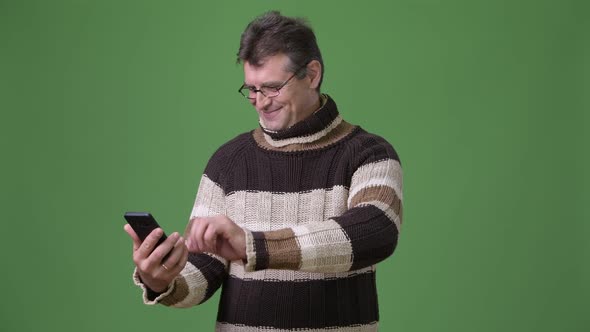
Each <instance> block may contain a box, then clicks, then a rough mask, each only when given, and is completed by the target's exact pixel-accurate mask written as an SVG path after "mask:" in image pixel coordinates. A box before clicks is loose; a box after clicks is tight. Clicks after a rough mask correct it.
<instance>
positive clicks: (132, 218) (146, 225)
mask: <svg viewBox="0 0 590 332" xmlns="http://www.w3.org/2000/svg"><path fill="white" fill-rule="evenodd" d="M125 220H127V223H128V224H129V225H131V228H133V230H134V231H135V233H136V234H137V236H139V239H140V240H141V241H142V242H143V240H145V238H146V237H147V236H148V235H150V233H151V232H152V231H153V230H154V229H156V228H158V227H160V225H158V222H157V221H156V219H154V217H153V216H152V215H151V214H150V213H149V212H127V213H125ZM165 240H166V234H165V233H164V234H163V235H162V237H161V238H160V240H158V243H157V244H156V247H157V246H159V245H160V244H162V242H164V241H165ZM154 248H155V247H154Z"/></svg>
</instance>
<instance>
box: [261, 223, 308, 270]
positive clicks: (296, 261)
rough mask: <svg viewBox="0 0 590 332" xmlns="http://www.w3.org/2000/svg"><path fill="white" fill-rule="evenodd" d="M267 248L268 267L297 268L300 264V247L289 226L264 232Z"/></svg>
mask: <svg viewBox="0 0 590 332" xmlns="http://www.w3.org/2000/svg"><path fill="white" fill-rule="evenodd" d="M264 237H265V240H266V247H267V248H268V257H269V262H268V268H270V269H297V268H299V265H301V249H300V248H299V245H298V244H297V240H296V239H295V234H294V233H293V231H292V230H291V229H290V228H285V229H283V230H277V231H269V232H264Z"/></svg>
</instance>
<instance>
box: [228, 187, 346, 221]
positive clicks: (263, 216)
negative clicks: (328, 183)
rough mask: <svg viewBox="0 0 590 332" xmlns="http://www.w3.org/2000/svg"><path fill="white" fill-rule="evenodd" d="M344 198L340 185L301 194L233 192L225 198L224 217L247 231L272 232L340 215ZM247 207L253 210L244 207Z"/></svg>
mask: <svg viewBox="0 0 590 332" xmlns="http://www.w3.org/2000/svg"><path fill="white" fill-rule="evenodd" d="M347 198H348V189H346V188H345V187H344V186H335V187H333V188H331V189H329V190H325V189H315V190H312V191H308V192H302V193H271V192H265V191H260V192H249V191H235V192H233V193H231V194H230V195H228V196H227V197H226V206H227V216H228V217H229V218H230V219H231V220H233V221H234V222H236V223H237V224H238V225H240V226H242V227H244V228H247V229H249V230H251V231H269V230H276V229H281V228H285V227H293V226H297V225H304V224H312V223H320V222H324V221H325V220H328V219H330V218H332V217H335V216H340V215H342V214H343V213H344V212H346V210H347V204H346V200H347ZM249 206H251V207H253V208H250V209H247V208H245V207H249ZM257 206H259V207H257Z"/></svg>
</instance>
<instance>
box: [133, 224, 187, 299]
mask: <svg viewBox="0 0 590 332" xmlns="http://www.w3.org/2000/svg"><path fill="white" fill-rule="evenodd" d="M124 228H125V232H127V234H129V236H130V237H131V239H132V240H133V262H134V263H135V266H136V267H137V272H138V273H139V277H140V278H141V281H142V282H143V283H144V284H145V285H146V286H147V287H149V288H150V289H151V290H152V291H154V292H157V293H163V292H165V291H166V289H168V285H170V283H171V282H172V280H174V278H176V276H177V275H178V274H179V273H180V271H182V269H183V268H184V266H185V265H186V261H187V259H188V249H187V247H186V245H185V243H184V239H183V238H182V237H181V236H180V234H178V233H177V232H174V233H172V234H171V235H170V236H169V237H168V238H167V239H166V241H164V242H163V243H162V244H160V245H159V246H158V247H157V248H155V249H154V246H155V245H156V243H157V242H158V239H160V237H162V235H163V234H164V232H163V231H162V229H160V228H157V229H155V230H153V231H152V232H151V233H150V235H148V236H147V237H146V238H145V241H143V242H141V240H140V239H139V237H138V236H137V234H136V233H135V231H133V228H131V226H129V225H128V224H125V227H124ZM168 252H170V254H169V255H168V257H166V259H165V260H164V261H162V260H163V258H164V257H165V256H166V255H167V254H168Z"/></svg>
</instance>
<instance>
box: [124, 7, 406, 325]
mask: <svg viewBox="0 0 590 332" xmlns="http://www.w3.org/2000/svg"><path fill="white" fill-rule="evenodd" d="M238 61H240V62H242V63H243V64H244V84H243V85H242V87H241V88H240V89H239V92H240V93H241V94H242V95H244V97H246V98H247V100H249V101H250V103H251V104H252V105H253V106H254V108H255V109H256V111H257V112H258V115H259V119H260V127H259V128H257V129H255V130H253V131H251V132H248V133H244V134H242V135H239V136H237V137H236V138H234V139H233V140H231V141H229V142H227V143H226V144H224V145H223V146H221V147H220V148H219V149H218V150H217V152H215V154H214V155H213V156H212V157H211V159H210V161H209V163H208V165H207V167H206V169H205V172H204V174H203V176H202V179H201V183H200V185H199V190H198V193H197V197H196V201H195V204H194V207H193V210H192V213H191V219H190V222H189V224H188V226H187V229H186V231H185V237H186V241H185V239H184V238H183V237H181V236H180V235H179V234H178V233H173V234H171V236H169V238H168V239H167V240H166V241H165V242H164V243H163V244H161V245H160V246H158V247H157V248H155V249H154V246H155V244H156V242H157V240H158V239H159V238H160V236H161V235H162V231H161V230H159V229H158V230H155V231H154V232H152V234H150V235H149V236H148V238H146V240H145V241H144V242H143V243H141V242H140V241H139V239H138V238H137V236H136V235H135V233H134V232H133V230H132V229H131V228H129V227H128V226H126V228H125V229H126V231H127V232H128V233H129V235H130V236H131V237H132V239H133V244H134V248H133V250H134V253H133V258H134V262H135V264H136V269H135V273H134V280H135V282H136V283H137V285H139V286H140V287H141V288H142V289H143V290H144V301H145V303H147V304H155V303H161V304H164V305H167V306H173V307H187V306H192V305H197V304H199V303H202V302H204V301H206V300H207V299H208V298H209V297H210V296H211V295H213V293H214V292H215V291H216V290H217V289H218V288H219V287H220V286H223V287H222V293H221V300H220V303H219V312H218V316H217V330H218V331H256V330H259V329H264V331H285V330H295V329H297V330H313V331H323V330H339V331H340V330H341V331H375V330H377V326H378V325H377V324H378V319H379V317H378V307H377V291H376V283H375V264H376V263H378V262H380V261H382V260H384V259H385V258H387V257H388V256H390V255H391V254H392V253H393V251H394V249H395V246H396V244H397V239H398V232H399V229H400V225H401V216H402V205H401V200H402V172H401V166H400V162H399V158H398V156H397V154H396V152H395V150H394V149H393V148H392V147H391V145H389V144H388V143H387V142H386V141H385V140H383V139H382V138H380V137H378V136H375V135H372V134H369V133H367V132H366V131H364V130H363V129H361V128H360V127H358V126H354V125H351V124H349V123H347V122H346V121H344V120H343V119H342V118H341V117H340V115H339V113H338V110H337V108H336V104H335V102H334V101H333V100H332V99H331V98H330V97H329V96H328V95H325V94H321V93H320V86H321V82H322V78H323V68H324V65H323V60H322V56H321V54H320V50H319V48H318V46H317V42H316V38H315V35H314V34H313V32H312V30H311V28H309V27H308V26H307V25H306V24H305V22H304V21H302V20H300V19H293V18H289V17H284V16H281V15H280V14H279V13H278V12H269V13H266V14H265V15H263V16H260V17H258V18H256V19H255V20H254V21H252V22H251V23H250V24H249V25H248V26H247V28H246V30H245V31H244V33H243V34H242V37H241V42H240V49H239V52H238ZM362 111H363V112H367V111H370V110H362Z"/></svg>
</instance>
